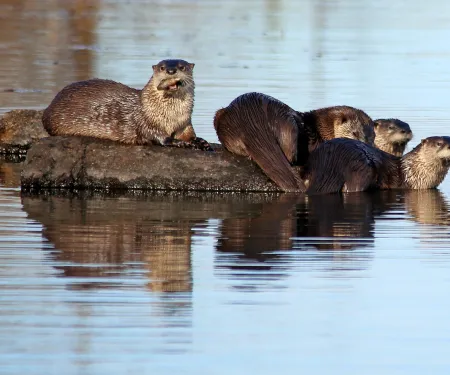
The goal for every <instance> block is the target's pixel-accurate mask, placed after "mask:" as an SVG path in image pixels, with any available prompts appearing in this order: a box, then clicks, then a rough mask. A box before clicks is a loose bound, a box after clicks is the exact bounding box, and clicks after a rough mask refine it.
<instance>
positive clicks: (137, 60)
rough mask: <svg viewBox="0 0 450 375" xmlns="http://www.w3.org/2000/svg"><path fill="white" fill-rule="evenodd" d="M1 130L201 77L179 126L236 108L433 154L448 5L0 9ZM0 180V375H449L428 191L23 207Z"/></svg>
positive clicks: (443, 109)
mask: <svg viewBox="0 0 450 375" xmlns="http://www.w3.org/2000/svg"><path fill="white" fill-rule="evenodd" d="M0 18H1V22H0V46H1V49H2V59H0V113H3V112H6V111H8V110H10V109H13V108H44V107H45V106H46V105H47V104H48V103H49V102H50V101H51V99H52V98H53V96H54V95H55V94H56V92H57V91H58V90H59V89H61V88H62V87H63V86H64V85H65V84H67V83H70V82H73V81H75V80H80V79H86V78H90V77H94V76H96V77H101V78H111V79H115V80H118V81H121V82H123V83H125V84H128V85H130V86H134V87H142V86H143V85H144V84H145V83H146V81H147V80H148V79H149V77H150V74H151V65H152V64H154V63H156V62H157V61H159V60H161V59H163V58H168V57H182V58H185V59H186V60H189V61H192V62H195V64H196V65H195V71H194V72H195V79H196V83H197V88H196V105H195V110H194V117H193V122H194V127H195V128H196V129H197V133H198V135H199V136H201V137H204V138H206V139H208V140H210V141H217V137H216V135H215V132H214V130H213V127H212V117H213V115H214V112H215V111H216V110H217V109H218V108H220V107H222V106H225V105H227V104H228V103H229V102H230V101H231V100H232V99H233V98H234V97H236V96H237V95H239V94H241V93H243V92H246V91H262V92H264V93H267V94H270V95H273V96H275V97H277V98H279V99H281V100H283V101H284V102H286V103H288V104H289V105H291V106H293V107H294V108H296V109H299V110H309V109H313V108H318V107H323V106H327V105H336V104H347V105H352V106H355V107H360V108H362V109H364V110H365V111H366V112H367V113H368V114H369V115H370V116H372V117H373V118H379V117H384V118H386V117H398V118H400V119H402V120H403V121H407V122H408V123H409V124H410V125H411V128H412V129H413V131H414V135H415V137H414V139H413V141H412V142H411V144H410V146H409V149H411V147H414V146H415V145H416V144H417V143H418V142H420V139H421V138H424V137H427V136H430V135H449V132H448V126H447V121H448V119H449V118H450V106H449V102H448V95H447V91H448V87H449V81H450V71H449V69H448V64H449V59H450V47H449V44H448V43H447V41H448V39H449V36H450V35H449V29H448V24H449V21H450V4H449V3H447V2H444V1H430V2H426V3H424V2H420V1H416V0H413V1H408V2H406V1H405V2H395V3H394V2H392V1H387V0H381V1H377V2H370V1H365V2H353V1H349V0H342V1H313V0H311V1H288V0H285V1H276V0H267V1H259V2H257V1H250V0H247V1H243V0H240V1H235V0H229V1H223V2H216V1H214V2H213V1H210V2H208V1H194V0H190V1H184V0H183V1H181V0H180V1H171V0H165V1H152V2H150V1H143V0H141V1H119V0H116V1H113V0H97V1H96V0H90V1H76V0H72V1H69V0H68V1H54V0H42V1H32V0H28V1H27V0H3V1H1V2H0ZM19 181H20V164H12V163H8V162H6V161H3V162H1V163H0V184H1V187H0V373H1V374H8V375H9V374H21V375H22V374H30V375H32V374H60V373H64V374H89V375H90V374H105V373H110V374H128V373H130V374H131V373H133V374H134V373H138V372H140V373H149V374H203V373H204V374H248V373H249V372H254V373H258V374H274V373H283V374H297V373H308V374H329V373H331V372H332V373H334V374H336V375H337V374H345V375H348V374H358V375H359V374H365V375H366V374H369V375H370V374H377V375H378V374H387V375H391V374H395V375H397V374H408V375H411V374H418V375H419V374H420V375H421V374H424V373H431V374H448V373H449V370H450V359H449V357H448V352H449V347H450V323H449V320H448V313H449V310H450V302H449V301H450V298H449V297H450V293H449V290H450V278H449V276H448V275H449V271H450V230H449V222H450V221H449V220H450V217H449V204H450V203H449V202H450V201H449V199H450V179H447V180H446V181H444V183H443V184H442V185H441V186H440V189H439V190H435V191H423V192H380V193H376V194H349V195H343V196H339V195H330V196H325V197H308V198H306V197H304V196H295V195H287V194H281V195H279V194H209V193H189V194H181V193H164V192H160V193H143V192H141V193H139V192H135V193H128V194H125V193H117V194H113V195H105V194H101V193H87V192H86V193H78V194H70V193H64V192H60V193H56V194H42V195H40V196H25V195H21V193H20V189H19Z"/></svg>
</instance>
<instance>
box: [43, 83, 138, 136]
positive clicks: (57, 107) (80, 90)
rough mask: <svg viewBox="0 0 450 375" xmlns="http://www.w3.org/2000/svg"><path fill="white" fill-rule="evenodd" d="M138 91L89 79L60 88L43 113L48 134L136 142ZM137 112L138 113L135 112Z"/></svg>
mask: <svg viewBox="0 0 450 375" xmlns="http://www.w3.org/2000/svg"><path fill="white" fill-rule="evenodd" d="M139 95H140V90H136V89H133V88H131V87H128V86H125V85H123V84H121V83H118V82H114V81H110V80H103V79H92V80H88V81H81V82H75V83H72V84H70V85H68V86H66V87H65V88H64V89H62V90H61V91H60V92H59V93H58V94H57V95H56V96H55V98H54V99H53V101H52V102H51V103H50V105H49V106H48V107H47V108H46V110H45V111H44V115H43V117H42V122H43V124H44V127H45V129H46V130H47V132H48V133H49V134H50V135H79V136H90V137H97V138H103V139H111V140H114V141H120V142H123V143H136V140H137V126H138V123H139V122H142V121H143V114H142V113H140V109H139V108H140V106H141V104H140V96H139ZM136 112H138V113H136Z"/></svg>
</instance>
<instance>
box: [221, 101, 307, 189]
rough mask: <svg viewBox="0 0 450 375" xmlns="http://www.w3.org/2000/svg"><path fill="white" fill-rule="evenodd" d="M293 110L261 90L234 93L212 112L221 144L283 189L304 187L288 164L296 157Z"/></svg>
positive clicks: (295, 118) (298, 118)
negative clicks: (252, 161)
mask: <svg viewBox="0 0 450 375" xmlns="http://www.w3.org/2000/svg"><path fill="white" fill-rule="evenodd" d="M297 121H301V118H300V117H299V116H298V114H297V112H296V111H294V110H293V109H292V108H290V107H289V106H287V105H286V104H284V103H282V102H280V101H278V100H276V99H274V98H272V97H270V96H268V95H264V94H260V93H248V94H244V95H241V96H239V97H237V98H236V99H235V100H233V101H232V102H231V103H230V105H229V106H228V107H226V108H223V109H220V110H218V111H217V112H216V115H215V117H214V128H215V129H216V132H217V136H218V138H219V140H220V142H221V143H222V144H223V146H224V147H225V148H226V149H227V150H228V151H230V152H232V153H235V154H237V155H242V156H248V157H250V158H251V159H253V160H254V161H255V162H256V164H258V166H259V167H260V168H261V169H262V170H263V171H264V173H266V174H267V176H268V177H269V178H270V179H272V180H273V181H274V182H275V183H276V184H277V185H278V186H279V187H280V188H282V189H283V190H285V191H298V190H300V191H304V190H305V186H304V185H303V183H302V181H301V180H300V178H299V176H298V175H297V174H296V173H295V171H294V169H293V168H292V167H291V164H290V163H292V162H294V161H295V160H296V157H297V138H298V125H297Z"/></svg>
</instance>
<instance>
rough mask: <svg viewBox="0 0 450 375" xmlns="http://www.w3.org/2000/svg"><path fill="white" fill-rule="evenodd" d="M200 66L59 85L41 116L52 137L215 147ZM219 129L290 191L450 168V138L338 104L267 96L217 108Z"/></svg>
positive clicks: (361, 184) (374, 182) (169, 66)
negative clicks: (308, 106)
mask: <svg viewBox="0 0 450 375" xmlns="http://www.w3.org/2000/svg"><path fill="white" fill-rule="evenodd" d="M193 68H194V64H192V63H188V62H187V61H184V60H163V61H160V62H159V63H158V64H157V65H153V75H152V77H151V78H150V80H149V82H148V83H147V84H146V85H145V86H144V88H143V89H142V90H137V89H134V88H131V87H128V86H125V85H123V84H121V83H118V82H114V81H111V80H103V79H91V80H87V81H81V82H75V83H72V84H70V85H68V86H66V87H65V88H64V89H62V90H61V91H60V92H59V93H58V94H57V95H56V97H55V98H54V99H53V101H52V102H51V104H50V105H49V106H48V107H47V109H46V110H45V111H44V114H43V118H42V121H43V124H44V127H45V129H46V130H47V132H48V133H49V134H50V135H77V136H89V137H97V138H102V139H110V140H113V141H118V142H122V143H126V144H135V145H147V144H159V145H161V146H170V147H187V148H194V149H199V150H204V151H212V148H211V146H210V145H209V143H208V142H207V141H205V140H204V139H202V138H199V137H197V136H196V134H195V131H194V128H193V126H192V121H191V117H192V110H193V106H194V79H193ZM214 128H215V130H216V132H217V135H218V138H219V140H220V142H221V143H222V145H223V147H224V148H225V149H226V150H228V151H229V152H231V153H233V154H236V155H242V156H246V157H249V158H250V159H252V160H253V161H254V162H255V163H256V164H257V165H258V166H259V167H260V168H261V169H262V170H263V172H264V173H265V174H266V175H267V176H268V177H269V178H270V179H271V180H272V181H273V182H275V183H276V184H277V185H278V186H279V187H280V188H281V189H282V190H284V191H291V192H292V191H298V192H306V193H308V194H318V193H332V192H341V191H342V192H355V191H365V190H369V189H398V188H405V189H429V188H435V187H437V186H438V185H439V184H440V183H441V182H442V181H443V179H444V178H445V176H446V174H447V172H448V169H449V167H450V137H447V136H442V137H428V138H425V139H423V140H422V141H421V143H420V144H419V145H418V146H416V147H415V148H414V149H413V150H412V151H410V152H408V153H407V154H405V155H403V152H404V150H405V147H406V144H407V143H408V142H409V141H410V140H411V139H412V132H411V129H410V127H409V125H408V124H407V123H405V122H402V121H400V120H397V119H380V120H375V121H373V120H372V119H371V118H370V117H369V116H368V115H367V114H366V113H365V112H364V111H361V110H359V109H356V108H353V107H348V106H335V107H328V108H322V109H317V110H313V111H309V112H298V111H296V110H294V109H292V108H291V107H289V106H288V105H286V104H284V103H282V102H281V101H279V100H277V99H275V98H273V97H271V96H268V95H265V94H261V93H256V92H252V93H247V94H243V95H240V96H239V97H237V98H236V99H234V100H233V101H232V102H231V103H230V104H229V105H228V106H227V107H225V108H222V109H219V110H218V111H217V112H216V114H215V117H214Z"/></svg>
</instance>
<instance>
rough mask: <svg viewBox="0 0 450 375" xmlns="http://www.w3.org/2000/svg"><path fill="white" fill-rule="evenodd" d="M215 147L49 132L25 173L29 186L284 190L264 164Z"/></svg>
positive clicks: (23, 180)
mask: <svg viewBox="0 0 450 375" xmlns="http://www.w3.org/2000/svg"><path fill="white" fill-rule="evenodd" d="M213 147H214V149H215V150H216V151H215V152H204V151H198V150H191V149H179V148H171V147H167V148H165V147H160V146H129V145H123V144H119V143H116V142H111V141H102V140H98V139H93V138H85V137H48V138H44V139H41V140H40V141H38V142H36V143H34V144H33V145H32V147H31V148H30V150H29V151H28V154H27V159H26V161H25V163H24V167H23V170H22V175H21V185H22V189H23V190H24V191H30V190H39V189H48V188H69V189H149V190H203V191H205V190H208V191H261V192H267V191H279V189H278V188H277V186H276V185H275V184H274V183H272V182H271V181H270V180H269V179H268V178H267V177H266V176H265V174H263V172H262V171H261V170H260V169H259V167H258V166H257V165H256V164H254V163H253V162H252V161H250V160H248V159H247V158H244V157H238V156H235V155H232V154H230V153H229V152H227V151H225V150H223V149H222V147H221V146H220V145H213Z"/></svg>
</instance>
